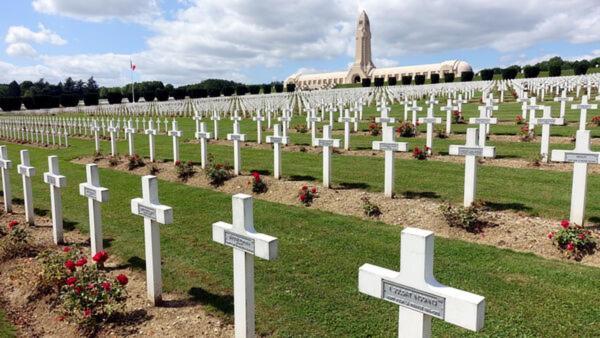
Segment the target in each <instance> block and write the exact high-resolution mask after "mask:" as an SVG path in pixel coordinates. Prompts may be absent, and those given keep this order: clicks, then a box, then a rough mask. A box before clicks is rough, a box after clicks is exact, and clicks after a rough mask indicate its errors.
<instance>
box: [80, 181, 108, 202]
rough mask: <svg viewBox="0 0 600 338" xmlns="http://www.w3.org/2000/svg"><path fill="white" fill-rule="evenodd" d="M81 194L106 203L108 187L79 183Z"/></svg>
mask: <svg viewBox="0 0 600 338" xmlns="http://www.w3.org/2000/svg"><path fill="white" fill-rule="evenodd" d="M79 195H81V196H85V197H87V198H90V199H93V200H95V201H98V202H101V203H104V202H106V201H108V189H107V188H102V187H95V186H93V185H90V184H88V183H80V184H79Z"/></svg>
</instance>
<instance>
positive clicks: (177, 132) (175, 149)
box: [165, 119, 182, 163]
mask: <svg viewBox="0 0 600 338" xmlns="http://www.w3.org/2000/svg"><path fill="white" fill-rule="evenodd" d="M165 129H167V128H165ZM168 133H169V136H171V137H172V138H173V163H175V162H177V161H179V138H180V137H181V135H182V133H181V130H179V129H178V127H177V120H175V119H173V122H172V125H171V130H169V132H168Z"/></svg>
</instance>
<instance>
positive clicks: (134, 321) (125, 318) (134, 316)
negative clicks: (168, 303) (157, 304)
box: [111, 309, 153, 335]
mask: <svg viewBox="0 0 600 338" xmlns="http://www.w3.org/2000/svg"><path fill="white" fill-rule="evenodd" d="M152 318H153V316H152V315H149V314H148V311H146V310H144V309H137V310H133V311H127V312H123V313H120V312H117V313H116V314H115V315H114V316H113V318H112V319H111V321H112V322H114V323H115V324H116V325H117V326H118V328H117V330H118V331H121V332H120V333H122V334H125V335H129V334H136V333H139V332H138V328H137V327H136V325H139V324H141V323H144V322H147V321H149V320H151V319H152ZM122 326H124V327H122Z"/></svg>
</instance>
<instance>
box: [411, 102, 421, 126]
mask: <svg viewBox="0 0 600 338" xmlns="http://www.w3.org/2000/svg"><path fill="white" fill-rule="evenodd" d="M408 110H409V111H410V112H411V113H412V120H411V121H412V124H413V126H415V128H416V126H417V112H420V111H421V110H423V108H421V107H418V106H417V100H413V103H412V107H408Z"/></svg>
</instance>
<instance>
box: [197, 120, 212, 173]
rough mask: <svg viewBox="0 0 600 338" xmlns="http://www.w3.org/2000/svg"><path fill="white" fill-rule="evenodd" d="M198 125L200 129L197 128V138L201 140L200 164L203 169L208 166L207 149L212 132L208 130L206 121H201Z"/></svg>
mask: <svg viewBox="0 0 600 338" xmlns="http://www.w3.org/2000/svg"><path fill="white" fill-rule="evenodd" d="M196 127H197V128H198V127H199V128H200V129H196V135H195V136H196V138H197V139H198V140H199V141H200V166H201V167H202V169H205V168H206V162H207V151H206V150H207V149H206V142H207V140H208V139H210V133H209V132H207V131H206V124H205V123H204V122H200V124H199V125H198V124H197V125H196Z"/></svg>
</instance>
